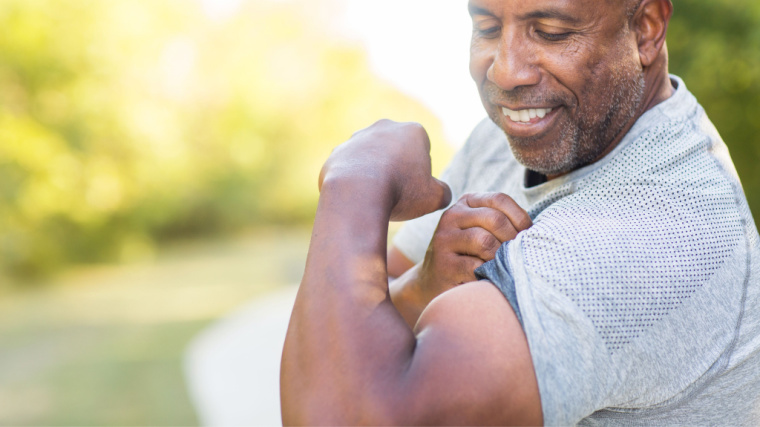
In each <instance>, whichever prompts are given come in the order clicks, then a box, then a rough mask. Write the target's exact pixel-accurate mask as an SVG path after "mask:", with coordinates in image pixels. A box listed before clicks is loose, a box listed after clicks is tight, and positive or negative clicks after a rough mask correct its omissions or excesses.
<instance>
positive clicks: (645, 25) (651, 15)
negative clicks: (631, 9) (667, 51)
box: [632, 0, 673, 68]
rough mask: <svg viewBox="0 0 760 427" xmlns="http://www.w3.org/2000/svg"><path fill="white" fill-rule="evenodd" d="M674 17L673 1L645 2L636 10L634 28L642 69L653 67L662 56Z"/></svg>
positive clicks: (653, 0)
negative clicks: (670, 23) (671, 18)
mask: <svg viewBox="0 0 760 427" xmlns="http://www.w3.org/2000/svg"><path fill="white" fill-rule="evenodd" d="M672 15H673V3H671V0H643V1H642V2H641V4H640V5H639V7H638V9H636V12H635V13H634V15H633V22H632V28H633V29H634V31H635V32H636V36H637V40H638V43H639V57H640V58H641V65H642V67H645V68H646V67H648V66H650V65H652V64H653V63H654V61H655V60H656V59H657V57H658V56H659V55H660V52H661V51H662V46H663V45H664V44H665V36H666V35H667V33H668V23H669V22H670V17H671V16H672Z"/></svg>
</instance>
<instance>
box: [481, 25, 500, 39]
mask: <svg viewBox="0 0 760 427" xmlns="http://www.w3.org/2000/svg"><path fill="white" fill-rule="evenodd" d="M499 31H501V28H500V27H497V26H494V27H488V28H475V32H476V33H477V34H478V36H480V37H483V38H485V39H494V38H496V37H499Z"/></svg>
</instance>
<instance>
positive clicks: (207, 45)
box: [0, 0, 447, 277]
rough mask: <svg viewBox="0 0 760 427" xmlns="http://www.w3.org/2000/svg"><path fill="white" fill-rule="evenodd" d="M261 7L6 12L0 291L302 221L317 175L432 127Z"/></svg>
mask: <svg viewBox="0 0 760 427" xmlns="http://www.w3.org/2000/svg"><path fill="white" fill-rule="evenodd" d="M329 8H330V3H329V2H319V4H318V5H317V4H313V3H308V2H274V1H263V0H262V1H256V2H247V3H244V6H243V9H242V10H241V11H240V13H238V14H236V15H235V16H234V17H232V18H231V19H230V20H229V21H227V22H218V21H215V20H214V19H212V18H211V17H209V16H208V15H206V14H204V13H203V10H202V9H201V7H200V3H199V2H189V1H182V0H109V1H99V0H66V1H60V0H3V2H2V3H0V27H2V28H3V36H2V37H0V176H2V177H3V178H2V180H0V277H2V275H3V271H5V274H6V275H10V276H16V277H35V276H39V275H44V274H46V273H49V272H52V271H55V270H56V269H58V268H60V267H61V266H64V265H67V264H70V263H92V262H101V261H112V260H130V259H135V258H141V257H146V256H150V254H151V252H152V251H153V248H154V246H155V245H156V244H157V243H160V242H165V241H167V240H172V239H177V238H188V237H197V236H208V235H217V234H220V233H229V232H235V231H238V230H241V229H242V228H245V227H249V226H251V225H255V224H262V223H298V222H308V221H310V220H311V218H312V216H313V211H314V208H315V206H316V200H317V191H316V176H317V174H318V171H319V168H320V166H321V164H322V162H323V161H324V159H325V158H326V157H327V155H328V154H329V152H330V150H331V149H332V148H333V147H334V146H335V145H337V144H338V143H340V142H341V141H343V140H345V139H346V138H347V137H348V136H350V135H351V133H352V132H353V131H355V130H356V129H358V128H359V127H361V126H366V125H369V124H370V123H372V121H374V120H375V119H377V118H380V117H382V116H385V115H388V114H389V113H390V114H393V116H392V117H391V118H395V119H398V120H415V121H420V122H422V123H423V124H425V125H426V127H428V129H430V130H432V132H431V136H432V139H433V140H434V143H435V144H436V145H434V149H435V150H436V151H438V153H434V156H435V157H436V158H438V159H444V160H445V158H446V157H447V156H446V153H445V148H442V147H443V145H442V144H441V141H442V138H441V131H440V126H439V125H438V123H437V122H436V120H435V119H434V118H433V116H432V114H430V113H428V112H427V111H426V110H425V109H424V108H422V107H421V106H420V105H419V104H416V103H414V102H412V101H410V100H409V99H408V98H406V97H405V96H403V95H401V94H400V93H398V92H397V91H394V90H392V89H391V88H389V87H388V85H387V84H385V83H383V82H380V81H378V79H376V78H375V77H374V76H373V75H372V74H371V73H370V72H369V71H368V69H367V68H366V65H365V64H366V61H365V58H364V56H363V53H362V52H361V49H360V48H359V47H357V46H353V45H350V44H347V42H345V41H341V40H340V39H338V38H336V37H335V36H331V35H330V32H329V31H328V30H329V29H328V28H327V26H328V24H329V21H328V20H316V19H313V17H314V16H315V14H316V13H317V11H321V12H324V11H325V10H329Z"/></svg>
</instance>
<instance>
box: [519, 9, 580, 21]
mask: <svg viewBox="0 0 760 427" xmlns="http://www.w3.org/2000/svg"><path fill="white" fill-rule="evenodd" d="M531 19H556V20H558V21H563V22H567V23H569V24H575V25H577V24H580V23H581V20H580V18H576V17H575V16H570V15H568V14H566V13H564V12H562V11H559V10H557V9H547V10H537V11H534V12H528V13H526V14H525V15H521V16H520V20H522V21H527V20H531Z"/></svg>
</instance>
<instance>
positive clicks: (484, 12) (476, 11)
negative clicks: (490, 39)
mask: <svg viewBox="0 0 760 427" xmlns="http://www.w3.org/2000/svg"><path fill="white" fill-rule="evenodd" d="M467 10H468V11H469V12H470V16H476V15H487V16H493V13H491V12H489V11H488V10H486V9H483V8H482V7H478V6H475V5H473V4H472V3H468V4H467Z"/></svg>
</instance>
